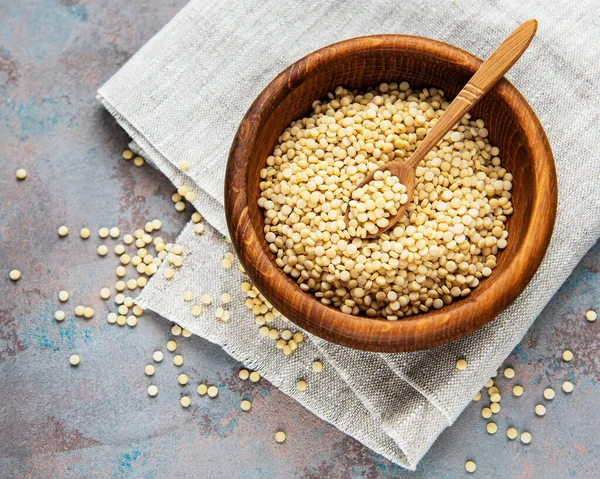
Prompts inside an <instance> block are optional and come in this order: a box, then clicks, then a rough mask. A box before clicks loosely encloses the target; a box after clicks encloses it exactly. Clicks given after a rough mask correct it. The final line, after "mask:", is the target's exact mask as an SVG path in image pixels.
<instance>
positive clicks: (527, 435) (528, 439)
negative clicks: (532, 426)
mask: <svg viewBox="0 0 600 479" xmlns="http://www.w3.org/2000/svg"><path fill="white" fill-rule="evenodd" d="M521 442H522V443H523V444H529V443H530V442H531V434H530V433H528V432H523V433H521Z"/></svg>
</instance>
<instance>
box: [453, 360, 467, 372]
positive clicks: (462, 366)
mask: <svg viewBox="0 0 600 479" xmlns="http://www.w3.org/2000/svg"><path fill="white" fill-rule="evenodd" d="M456 369H458V370H460V371H464V370H465V369H467V362H466V361H465V360H464V359H459V360H458V361H456Z"/></svg>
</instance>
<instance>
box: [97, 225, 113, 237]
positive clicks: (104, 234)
mask: <svg viewBox="0 0 600 479" xmlns="http://www.w3.org/2000/svg"><path fill="white" fill-rule="evenodd" d="M108 235H110V231H109V229H108V228H104V227H102V228H100V229H99V230H98V236H100V238H102V239H104V238H108Z"/></svg>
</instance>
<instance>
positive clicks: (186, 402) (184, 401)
mask: <svg viewBox="0 0 600 479" xmlns="http://www.w3.org/2000/svg"><path fill="white" fill-rule="evenodd" d="M179 402H180V403H181V406H182V407H189V405H190V404H192V399H191V398H190V397H189V396H181V399H180V400H179Z"/></svg>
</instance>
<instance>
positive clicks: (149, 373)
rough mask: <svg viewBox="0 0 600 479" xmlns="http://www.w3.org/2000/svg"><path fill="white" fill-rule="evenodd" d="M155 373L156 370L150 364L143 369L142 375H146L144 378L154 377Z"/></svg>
mask: <svg viewBox="0 0 600 479" xmlns="http://www.w3.org/2000/svg"><path fill="white" fill-rule="evenodd" d="M155 372H156V368H155V367H154V366H152V364H148V365H146V367H145V368H144V373H145V374H146V376H154V373H155Z"/></svg>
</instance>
